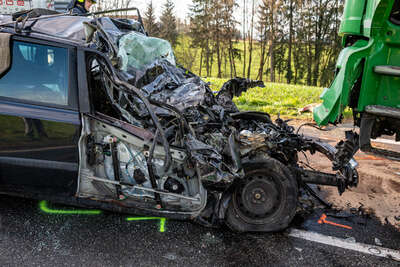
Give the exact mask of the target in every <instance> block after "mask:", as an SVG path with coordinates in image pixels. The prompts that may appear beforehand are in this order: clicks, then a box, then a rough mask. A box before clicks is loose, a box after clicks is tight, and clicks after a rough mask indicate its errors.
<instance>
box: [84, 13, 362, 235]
mask: <svg viewBox="0 0 400 267" xmlns="http://www.w3.org/2000/svg"><path fill="white" fill-rule="evenodd" d="M86 27H87V31H86V32H89V33H90V35H88V36H87V41H88V43H87V47H88V49H87V50H86V65H87V76H88V84H89V90H90V98H91V102H92V104H93V112H91V113H90V114H83V118H82V120H83V125H84V129H83V131H82V136H81V140H80V151H81V172H80V173H81V175H80V188H79V190H78V196H80V197H84V198H91V199H97V200H100V201H107V202H113V203H116V205H119V206H122V207H125V208H135V209H137V210H138V211H139V212H141V213H146V214H149V213H150V214H159V215H164V216H170V217H174V216H173V215H177V214H180V215H182V216H183V217H182V218H192V219H195V220H196V221H197V222H199V223H201V224H203V225H207V226H218V225H220V224H221V222H225V223H227V224H228V225H229V226H230V227H231V228H232V229H233V230H236V231H277V230H281V229H284V228H286V227H287V226H288V224H289V223H290V222H291V220H292V219H293V216H294V215H295V212H296V205H297V198H298V190H299V188H300V187H302V186H305V185H306V184H320V185H331V186H337V187H338V189H339V191H340V193H343V192H344V190H345V189H346V188H348V187H349V186H356V185H357V183H358V175H357V171H356V170H355V167H356V163H355V161H354V160H353V159H352V155H353V154H352V153H351V152H352V151H350V150H351V149H348V147H349V144H339V145H338V146H337V148H334V147H332V146H330V145H328V144H326V143H323V142H320V141H318V140H315V139H312V138H309V137H305V136H303V135H299V134H297V133H295V129H294V128H293V127H292V126H289V125H288V122H287V121H284V120H282V119H280V118H278V119H277V120H276V121H272V119H271V117H270V116H269V115H268V114H266V113H260V112H240V111H239V110H238V108H237V107H236V105H235V104H234V102H233V100H232V99H233V98H234V97H235V96H239V95H240V94H242V93H243V92H245V91H246V90H248V89H249V88H252V87H257V86H263V83H262V82H261V81H251V80H247V79H241V78H235V79H232V80H230V81H228V82H227V83H225V84H224V85H223V87H222V88H221V90H220V91H219V92H213V91H212V90H211V89H210V87H209V84H207V83H206V82H204V81H203V80H202V79H201V78H200V77H198V76H196V75H194V74H193V73H191V72H190V71H188V70H186V69H184V68H182V67H179V66H176V63H175V60H174V56H173V52H172V49H171V47H170V46H169V44H168V43H167V42H165V41H163V40H160V39H156V38H151V37H147V36H146V35H144V34H143V33H141V32H138V31H134V30H132V31H126V28H127V25H124V30H122V29H121V25H120V24H118V23H116V22H115V21H113V20H111V19H108V18H100V19H95V20H93V21H91V22H90V23H86ZM88 29H89V30H88ZM138 51H141V52H138ZM307 152H309V153H311V154H314V153H321V154H322V155H324V156H325V157H326V158H327V159H328V160H330V161H332V170H333V172H332V173H323V172H319V171H317V170H314V169H312V168H309V167H308V166H307V165H304V164H302V163H301V162H300V161H299V153H307ZM185 216H186V217H185ZM175 217H176V216H175Z"/></svg>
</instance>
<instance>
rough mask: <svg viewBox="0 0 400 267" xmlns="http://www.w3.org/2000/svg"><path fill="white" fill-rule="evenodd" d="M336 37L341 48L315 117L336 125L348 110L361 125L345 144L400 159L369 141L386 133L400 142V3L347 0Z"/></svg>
mask: <svg viewBox="0 0 400 267" xmlns="http://www.w3.org/2000/svg"><path fill="white" fill-rule="evenodd" d="M339 34H340V35H341V36H342V44H343V47H344V48H343V50H342V51H341V53H340V55H339V58H338V60H337V65H336V70H335V78H334V80H333V82H332V84H331V86H330V87H329V88H327V89H325V91H324V92H323V93H322V95H321V98H322V100H323V104H322V105H320V106H319V107H317V108H315V109H314V119H315V121H316V122H317V124H318V125H327V124H329V123H333V124H337V123H340V122H341V120H342V117H343V116H342V113H343V111H344V110H345V109H346V108H350V109H352V111H353V117H354V124H355V125H356V126H358V127H360V135H359V136H358V135H357V134H355V133H353V134H350V135H349V136H350V139H353V140H350V141H349V140H348V141H347V142H348V143H352V144H353V145H354V146H353V147H357V149H355V150H354V151H356V150H358V148H360V149H361V150H362V151H364V152H371V153H374V154H377V155H381V156H385V157H389V158H393V159H397V160H399V159H400V153H398V152H395V151H389V150H383V149H378V148H374V147H373V146H372V145H371V139H374V138H377V137H379V136H382V135H389V136H395V137H396V141H400V0H347V1H346V3H345V7H344V13H343V18H342V23H341V26H340V31H339Z"/></svg>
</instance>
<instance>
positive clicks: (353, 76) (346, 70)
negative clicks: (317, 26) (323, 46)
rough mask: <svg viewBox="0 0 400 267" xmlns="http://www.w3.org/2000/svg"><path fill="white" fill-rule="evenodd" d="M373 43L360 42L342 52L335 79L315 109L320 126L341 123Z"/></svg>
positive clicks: (316, 120) (371, 41) (315, 115)
mask: <svg viewBox="0 0 400 267" xmlns="http://www.w3.org/2000/svg"><path fill="white" fill-rule="evenodd" d="M373 43H374V41H373V40H370V41H369V42H368V41H366V40H358V41H357V42H356V43H355V44H354V45H353V46H351V47H347V48H345V49H343V50H342V52H341V53H340V55H339V58H338V61H337V64H336V69H337V72H336V76H335V79H334V81H333V82H332V84H331V86H330V87H329V88H325V90H324V92H323V93H322V94H321V96H320V98H321V99H322V100H323V103H322V104H321V105H320V106H318V107H316V108H315V109H314V120H315V122H316V123H317V124H318V125H327V124H328V123H330V122H331V123H336V122H337V121H339V119H340V117H341V114H342V112H343V111H344V109H345V108H346V107H347V106H348V104H349V99H350V92H351V89H352V87H353V85H354V84H355V83H356V81H357V79H358V78H359V77H360V75H361V74H362V72H363V62H364V60H363V59H365V58H366V57H367V56H368V54H369V52H370V50H371V49H370V48H371V47H372V45H373Z"/></svg>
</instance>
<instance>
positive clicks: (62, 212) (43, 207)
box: [39, 200, 167, 233]
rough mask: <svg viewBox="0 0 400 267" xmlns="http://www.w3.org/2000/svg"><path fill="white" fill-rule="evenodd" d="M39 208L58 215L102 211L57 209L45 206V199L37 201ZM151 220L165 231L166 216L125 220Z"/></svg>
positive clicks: (162, 231)
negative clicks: (155, 221) (158, 223)
mask: <svg viewBox="0 0 400 267" xmlns="http://www.w3.org/2000/svg"><path fill="white" fill-rule="evenodd" d="M39 208H40V210H41V211H43V212H45V213H47V214H58V215H100V214H101V213H102V212H101V210H79V209H76V210H59V209H50V208H49V207H48V206H47V201H45V200H42V201H40V202H39ZM152 220H159V221H160V229H159V231H160V232H161V233H164V232H165V223H166V221H167V219H166V218H161V217H128V218H126V221H128V222H132V221H152Z"/></svg>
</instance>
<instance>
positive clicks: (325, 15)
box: [143, 0, 344, 86]
mask: <svg viewBox="0 0 400 267" xmlns="http://www.w3.org/2000/svg"><path fill="white" fill-rule="evenodd" d="M343 4H344V0H192V5H191V7H190V14H188V16H187V17H188V18H189V19H188V20H187V21H181V20H179V19H178V18H177V17H176V14H175V7H174V4H173V2H172V0H166V2H165V3H164V5H163V6H162V7H161V8H162V12H161V16H160V18H159V19H157V17H156V12H155V6H154V3H153V2H150V3H149V4H148V6H147V8H146V10H145V12H144V16H143V17H144V23H145V27H146V29H147V31H148V33H149V35H150V36H156V37H160V38H163V39H167V40H169V41H170V42H171V44H172V45H173V46H174V47H175V50H176V52H177V59H178V62H180V63H181V64H182V65H184V66H185V67H188V68H193V67H194V66H195V67H196V69H197V70H198V74H199V75H200V76H208V77H209V76H212V75H214V76H217V77H219V78H229V77H237V76H242V77H247V78H257V79H260V80H264V81H270V82H285V83H289V84H290V83H292V84H306V85H314V86H327V85H328V84H329V83H330V82H331V80H332V78H333V73H334V71H335V63H336V58H337V56H338V54H339V52H340V49H341V40H340V38H339V37H338V35H337V32H338V30H339V26H340V17H341V15H342V12H343ZM157 8H158V7H157ZM234 14H235V15H234ZM238 14H240V15H238ZM239 18H240V19H239ZM187 42H189V45H187V44H186V43H187ZM183 43H185V44H183Z"/></svg>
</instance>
